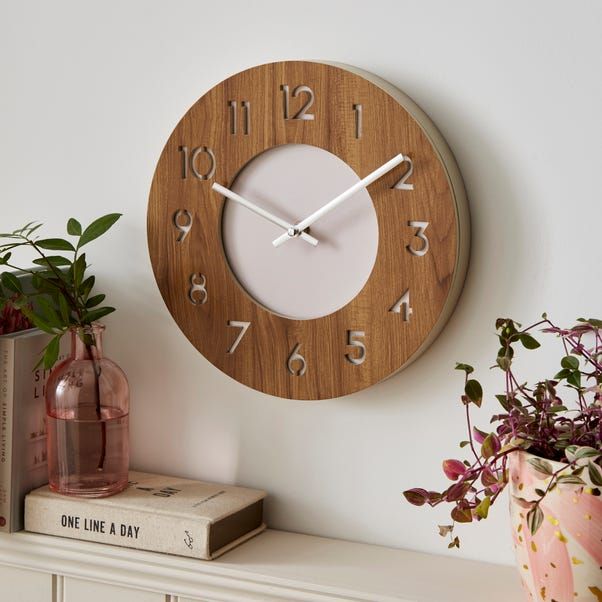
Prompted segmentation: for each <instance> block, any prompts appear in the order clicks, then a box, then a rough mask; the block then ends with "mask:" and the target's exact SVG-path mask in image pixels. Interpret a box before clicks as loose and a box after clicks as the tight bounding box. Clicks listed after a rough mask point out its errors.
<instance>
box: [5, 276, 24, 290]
mask: <svg viewBox="0 0 602 602" xmlns="http://www.w3.org/2000/svg"><path fill="white" fill-rule="evenodd" d="M0 280H1V281H2V286H4V288H6V289H8V290H9V291H12V292H13V293H23V287H22V286H21V283H20V282H19V279H18V278H17V277H16V276H15V275H14V274H11V273H10V272H2V275H1V276H0Z"/></svg>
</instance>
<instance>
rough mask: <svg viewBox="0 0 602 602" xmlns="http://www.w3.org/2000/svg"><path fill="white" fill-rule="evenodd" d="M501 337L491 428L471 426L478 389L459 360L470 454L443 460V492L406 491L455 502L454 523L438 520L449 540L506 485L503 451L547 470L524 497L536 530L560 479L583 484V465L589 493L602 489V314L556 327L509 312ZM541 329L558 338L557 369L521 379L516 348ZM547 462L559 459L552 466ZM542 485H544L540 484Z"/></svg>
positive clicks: (419, 502)
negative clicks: (499, 381) (524, 323)
mask: <svg viewBox="0 0 602 602" xmlns="http://www.w3.org/2000/svg"><path fill="white" fill-rule="evenodd" d="M495 326H496V331H497V336H498V339H499V343H500V348H499V351H498V353H497V357H496V362H495V365H494V366H492V368H494V369H499V370H501V371H502V372H503V374H504V391H503V392H502V393H500V394H497V395H495V397H496V399H497V402H498V403H499V405H500V406H501V411H500V413H498V414H494V415H493V416H492V417H491V421H490V424H491V427H490V429H488V430H482V429H479V428H477V427H476V426H473V424H472V420H471V407H472V406H473V405H474V406H476V407H478V408H480V407H481V404H482V401H483V388H482V386H481V384H480V383H479V381H478V380H476V379H475V378H472V377H471V375H472V373H473V372H474V369H473V367H472V366H470V365H468V364H456V369H457V370H460V371H462V372H464V393H463V395H462V396H461V402H462V404H463V406H464V411H465V413H466V423H467V432H468V438H467V439H466V440H464V441H461V442H460V447H461V448H466V449H467V450H468V451H469V453H470V459H469V460H458V459H447V460H444V461H443V472H444V473H445V475H446V477H447V478H448V479H450V480H451V481H453V483H452V484H451V485H450V486H449V487H448V488H447V489H445V490H443V491H428V490H426V489H421V488H414V489H408V490H407V491H404V492H403V495H404V496H405V498H406V499H407V500H408V502H410V503H411V504H414V505H415V506H423V505H425V504H427V505H429V506H438V505H439V504H442V503H449V504H452V505H453V508H452V509H451V519H452V523H451V524H449V525H440V526H439V533H440V535H442V536H444V537H449V539H450V542H449V545H448V547H449V548H454V547H460V539H459V538H458V536H457V535H455V533H454V527H455V525H456V523H470V522H473V521H480V520H483V519H485V518H487V516H488V514H489V509H490V507H491V506H492V505H493V504H494V503H495V502H496V500H497V499H498V497H499V496H500V494H501V493H502V491H503V490H504V488H505V487H506V486H507V485H508V482H509V474H508V457H509V455H510V454H512V453H514V452H517V451H521V450H524V451H528V452H530V453H531V454H533V455H535V456H537V457H534V458H530V459H529V460H528V462H529V463H530V464H531V465H532V466H533V468H534V469H535V470H536V471H537V472H539V473H541V474H542V475H543V477H544V483H547V485H545V488H544V489H536V490H535V493H536V495H537V498H536V499H534V500H528V501H527V502H528V504H529V506H530V508H529V511H528V514H527V523H528V525H529V529H530V531H531V533H533V534H534V533H536V532H537V530H538V529H539V527H540V525H541V523H542V521H543V512H542V510H541V508H540V504H541V501H542V500H543V499H544V498H545V497H546V495H548V494H549V493H550V492H551V491H553V490H554V489H555V488H556V487H557V486H558V485H560V484H571V485H574V486H578V487H579V486H582V487H584V486H586V482H585V481H584V480H583V479H582V475H583V474H584V471H587V474H588V477H589V480H590V481H591V482H592V483H593V484H594V485H595V488H594V489H593V490H592V492H591V493H592V494H593V495H598V496H599V495H600V494H601V490H602V336H601V332H602V320H598V319H593V318H590V319H584V318H580V319H578V320H577V324H576V325H575V326H573V327H571V328H560V327H558V326H556V325H555V324H553V323H552V322H551V321H550V320H549V319H548V317H547V315H546V314H544V315H543V316H542V319H541V320H540V321H538V322H536V323H535V324H532V325H530V326H528V327H526V328H522V327H521V325H520V324H518V323H517V322H515V321H514V320H511V319H509V318H501V319H498V320H497V321H496V325H495ZM536 329H540V330H541V332H543V333H544V334H545V335H552V336H555V337H556V338H557V339H559V340H560V343H561V349H562V356H561V358H560V366H559V368H560V370H558V371H557V372H556V374H554V376H552V377H550V378H545V379H543V380H541V381H539V382H536V383H535V384H534V385H531V386H529V385H528V383H524V382H521V381H519V379H518V378H517V376H516V374H515V372H514V370H513V360H514V355H515V350H516V349H517V348H518V347H519V346H522V347H523V348H525V349H527V350H533V349H537V348H538V347H540V343H539V341H538V340H537V339H535V338H534V336H533V335H532V334H531V333H532V332H533V331H535V330H536ZM550 460H552V461H558V462H562V463H563V466H562V468H561V469H560V470H556V471H555V470H554V468H553V466H552V464H551V463H550ZM542 487H543V485H542Z"/></svg>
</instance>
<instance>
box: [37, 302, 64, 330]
mask: <svg viewBox="0 0 602 602" xmlns="http://www.w3.org/2000/svg"><path fill="white" fill-rule="evenodd" d="M37 303H38V306H39V308H40V310H41V312H42V314H43V318H44V321H45V322H47V323H48V324H49V325H50V326H52V327H53V328H61V327H62V326H64V324H63V323H62V322H61V319H60V317H59V315H58V313H57V312H56V309H55V308H54V306H53V305H52V303H51V302H50V301H49V300H48V299H47V298H46V297H44V296H40V297H38V299H37Z"/></svg>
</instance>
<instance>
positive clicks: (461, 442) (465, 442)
mask: <svg viewBox="0 0 602 602" xmlns="http://www.w3.org/2000/svg"><path fill="white" fill-rule="evenodd" d="M469 443H470V441H460V447H466V446H467V445H468V444H469Z"/></svg>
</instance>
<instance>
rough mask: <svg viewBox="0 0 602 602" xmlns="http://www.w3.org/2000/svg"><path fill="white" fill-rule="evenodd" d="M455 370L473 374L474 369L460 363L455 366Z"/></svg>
mask: <svg viewBox="0 0 602 602" xmlns="http://www.w3.org/2000/svg"><path fill="white" fill-rule="evenodd" d="M456 370H463V371H464V372H466V374H471V373H472V372H474V368H473V367H472V366H469V365H468V364H460V363H457V364H456Z"/></svg>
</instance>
